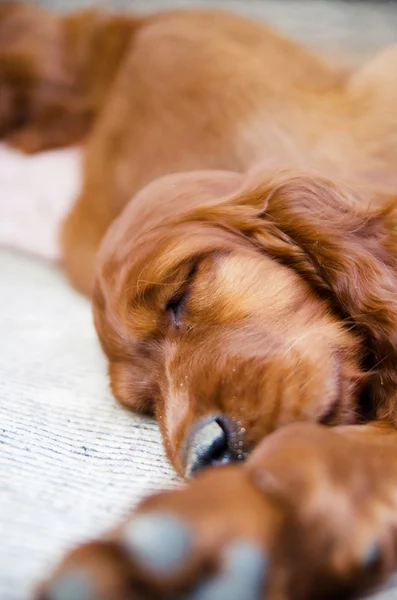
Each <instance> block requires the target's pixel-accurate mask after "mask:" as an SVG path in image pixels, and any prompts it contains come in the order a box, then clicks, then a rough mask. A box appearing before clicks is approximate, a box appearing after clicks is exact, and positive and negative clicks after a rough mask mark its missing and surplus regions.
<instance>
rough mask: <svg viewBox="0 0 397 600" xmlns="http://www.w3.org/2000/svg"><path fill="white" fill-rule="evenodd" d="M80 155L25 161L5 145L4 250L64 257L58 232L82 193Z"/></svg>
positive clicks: (60, 153) (0, 221) (1, 178)
mask: <svg viewBox="0 0 397 600" xmlns="http://www.w3.org/2000/svg"><path fill="white" fill-rule="evenodd" d="M81 154H82V152H81V150H79V149H77V148H70V149H64V150H55V151H51V152H43V153H41V154H37V155H35V156H30V157H28V156H25V155H24V154H21V153H20V152H18V151H17V150H15V149H12V148H10V147H8V146H6V145H5V144H1V145H0V246H3V247H10V248H13V249H17V250H20V251H23V252H27V253H29V254H33V255H36V256H39V257H41V258H44V259H46V260H51V261H58V260H59V259H60V256H61V251H60V243H59V239H58V238H59V229H60V225H61V222H62V220H63V219H64V217H65V214H66V213H67V212H68V211H69V210H70V207H71V206H72V204H73V202H74V199H75V197H76V195H77V194H78V192H79V190H80V187H81Z"/></svg>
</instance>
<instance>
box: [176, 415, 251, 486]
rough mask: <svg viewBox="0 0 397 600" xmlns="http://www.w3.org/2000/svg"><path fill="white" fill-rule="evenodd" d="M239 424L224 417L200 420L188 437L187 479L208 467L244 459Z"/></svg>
mask: <svg viewBox="0 0 397 600" xmlns="http://www.w3.org/2000/svg"><path fill="white" fill-rule="evenodd" d="M240 438H241V436H240V435H239V431H238V427H237V426H236V424H235V423H234V422H233V421H231V420H230V419H228V418H227V417H224V416H223V415H213V416H211V417H207V418H204V419H201V420H200V421H199V422H198V423H197V424H196V426H195V427H194V429H193V431H192V432H191V434H190V435H189V438H188V440H187V445H186V449H185V465H186V466H185V476H186V477H191V476H192V475H193V474H194V473H196V472H197V471H200V470H201V469H203V468H205V467H209V466H216V465H224V464H227V463H229V462H232V461H235V460H241V459H242V458H243V447H242V446H243V444H242V440H241V439H240Z"/></svg>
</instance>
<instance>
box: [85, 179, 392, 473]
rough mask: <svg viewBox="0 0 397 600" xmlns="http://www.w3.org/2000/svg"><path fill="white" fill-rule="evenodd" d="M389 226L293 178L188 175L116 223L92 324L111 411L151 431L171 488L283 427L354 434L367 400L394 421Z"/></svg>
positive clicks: (383, 217)
mask: <svg viewBox="0 0 397 600" xmlns="http://www.w3.org/2000/svg"><path fill="white" fill-rule="evenodd" d="M391 210H392V209H391V208H389V207H388V208H381V209H379V208H378V209H373V210H372V209H371V210H370V208H369V206H368V202H367V203H366V205H362V206H360V205H359V201H358V199H357V198H356V197H355V196H354V195H353V194H351V193H350V192H349V191H346V189H344V188H342V187H338V186H337V185H334V184H332V183H331V182H330V181H327V180H325V179H322V178H321V177H317V176H312V175H306V174H302V173H293V172H287V171H283V172H278V173H275V174H268V175H264V174H262V175H261V182H260V184H257V183H255V182H251V183H250V184H244V185H242V182H241V178H240V177H239V176H237V175H233V174H227V173H196V174H182V175H176V176H169V177H166V178H165V179H162V180H158V181H156V182H154V183H152V184H151V185H149V186H148V187H147V188H146V189H145V190H143V191H142V192H141V193H140V194H139V195H138V196H137V197H136V198H135V199H134V200H133V202H132V203H130V205H129V206H128V207H127V208H126V210H125V211H124V213H122V215H121V216H120V217H119V218H118V219H117V220H116V222H115V223H114V224H113V226H112V227H111V228H110V230H109V232H108V234H107V235H106V237H105V240H104V242H103V245H102V248H101V250H100V253H99V257H98V265H97V267H98V268H97V278H96V287H95V292H94V315H95V322H96V326H97V330H98V333H99V337H100V340H101V343H102V346H103V348H104V350H105V352H106V354H107V356H108V358H109V365H110V366H109V373H110V380H111V386H112V390H113V392H114V394H115V396H116V397H117V398H118V399H119V400H120V401H121V402H122V403H124V404H126V405H128V406H131V407H133V408H136V409H140V410H146V411H147V412H149V413H150V412H151V413H154V414H155V415H156V418H157V419H158V422H159V425H160V428H161V431H162V434H163V437H164V440H165V447H166V450H167V453H168V455H169V457H170V459H171V461H172V462H173V464H174V466H175V467H176V469H177V470H178V471H179V472H182V473H185V474H190V473H191V472H192V471H195V470H197V469H199V468H201V467H202V466H205V465H207V464H218V463H224V462H228V461H230V460H234V459H240V458H243V457H244V455H245V453H246V452H249V451H250V450H251V449H252V448H253V447H254V446H255V445H256V444H257V443H258V442H259V441H260V440H261V438H263V437H264V436H265V435H266V434H268V433H269V432H271V431H272V430H274V429H276V428H278V427H280V426H283V425H284V424H287V423H290V422H292V421H298V420H301V421H305V420H306V421H317V422H322V423H326V424H329V425H334V424H340V423H350V422H354V421H355V420H356V419H358V418H360V415H361V410H362V408H361V405H360V402H363V403H364V400H367V399H368V398H369V399H370V407H369V408H371V409H373V410H374V411H378V416H384V417H392V416H393V414H394V411H395V409H394V406H393V400H394V395H395V386H396V380H397V371H396V366H397V353H396V348H397V276H396V261H395V257H394V250H395V242H394V235H393V232H392V229H393V224H392V212H391ZM367 408H368V407H367Z"/></svg>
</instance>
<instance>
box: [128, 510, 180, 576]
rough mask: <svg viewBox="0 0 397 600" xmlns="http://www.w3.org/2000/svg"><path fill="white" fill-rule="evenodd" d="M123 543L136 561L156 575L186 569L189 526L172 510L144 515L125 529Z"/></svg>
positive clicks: (171, 573) (169, 573) (170, 573)
mask: <svg viewBox="0 0 397 600" xmlns="http://www.w3.org/2000/svg"><path fill="white" fill-rule="evenodd" d="M123 545H124V547H125V548H126V549H127V550H128V552H129V553H130V555H131V557H132V559H133V560H135V561H137V562H138V563H139V564H140V565H141V566H142V567H143V568H144V569H145V570H149V571H152V572H153V573H154V574H156V575H159V576H161V575H163V576H167V575H173V574H174V573H175V572H177V571H178V570H179V569H181V568H183V566H184V564H185V563H186V560H187V559H188V558H189V555H190V552H191V548H192V534H191V530H190V528H189V526H188V525H187V524H186V523H185V522H184V521H183V520H182V519H181V518H179V517H176V516H174V515H172V514H169V513H160V512H156V513H151V514H142V515H139V516H138V517H136V518H135V519H134V520H133V521H132V522H131V523H130V524H129V526H128V527H127V528H126V530H125V532H124V536H123Z"/></svg>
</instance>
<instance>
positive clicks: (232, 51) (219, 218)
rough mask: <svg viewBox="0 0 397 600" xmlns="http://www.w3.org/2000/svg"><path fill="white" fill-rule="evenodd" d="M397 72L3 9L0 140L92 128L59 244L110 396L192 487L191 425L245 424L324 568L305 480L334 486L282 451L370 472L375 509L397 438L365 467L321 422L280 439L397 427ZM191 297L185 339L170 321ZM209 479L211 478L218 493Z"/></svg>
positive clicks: (75, 135)
mask: <svg viewBox="0 0 397 600" xmlns="http://www.w3.org/2000/svg"><path fill="white" fill-rule="evenodd" d="M49 57H51V60H48V59H49ZM396 72H397V54H396V49H395V48H392V49H389V50H387V51H386V52H385V53H383V54H382V55H380V56H379V57H377V58H375V59H374V61H373V62H372V63H371V64H369V65H367V66H365V67H363V68H362V69H360V70H358V71H357V72H352V73H348V72H346V70H344V69H340V70H337V69H335V68H333V67H331V66H329V65H327V64H326V63H325V62H323V61H322V60H321V59H318V58H316V57H315V56H313V55H311V54H310V53H308V52H307V51H306V50H304V49H302V48H301V47H300V46H298V45H297V44H295V43H294V42H291V41H289V40H287V39H285V38H283V37H282V36H281V35H279V34H278V33H275V32H273V31H271V30H269V29H267V28H266V27H265V26H262V25H260V24H255V23H252V22H251V21H249V20H245V19H242V18H238V17H235V16H233V15H230V14H227V13H224V12H220V11H215V12H213V13H210V14H209V13H207V12H205V11H175V12H170V13H165V14H159V15H155V16H153V17H147V18H144V17H139V18H137V17H132V16H118V15H103V14H101V13H99V12H96V11H88V12H85V13H81V14H76V15H69V16H66V17H62V18H60V17H55V16H53V15H48V14H47V13H42V12H41V11H39V10H38V9H34V8H28V7H25V6H14V5H5V6H2V7H0V84H1V86H2V100H1V103H0V129H1V132H2V133H3V134H4V135H6V136H7V139H8V140H9V141H10V142H11V143H13V144H14V145H16V146H17V147H19V148H22V149H24V150H25V151H28V152H30V151H36V150H40V149H42V148H47V147H53V146H56V145H64V144H68V143H76V142H77V141H80V140H81V139H83V137H84V135H85V134H86V133H87V132H88V131H90V135H89V137H88V139H87V142H86V156H85V179H84V186H83V190H82V193H81V195H80V197H79V198H78V199H77V201H76V204H75V206H74V207H73V209H72V211H71V213H70V214H69V216H68V218H67V219H66V221H65V223H64V225H63V230H62V245H63V249H64V266H65V269H66V271H67V273H68V275H69V277H70V279H71V281H72V282H73V283H74V285H75V286H77V287H78V288H79V289H80V290H82V291H83V292H85V293H87V294H91V293H92V296H93V306H94V315H95V323H96V327H97V330H98V334H99V338H100V340H101V343H102V346H103V349H104V351H105V353H106V355H107V356H108V359H109V374H110V380H111V385H112V390H113V392H114V394H115V396H116V397H117V398H118V400H119V401H120V402H122V403H123V404H125V405H127V406H130V407H131V408H133V409H135V410H142V411H147V412H150V413H154V414H155V415H156V418H157V419H158V422H159V425H160V428H161V431H162V434H163V438H164V442H165V446H166V449H167V453H168V456H169V458H170V460H171V461H172V463H173V464H174V466H175V468H176V469H177V470H178V471H180V472H182V471H183V468H184V452H183V447H184V441H185V440H186V435H187V432H188V431H189V429H190V427H191V425H192V424H193V423H194V421H195V420H196V419H197V418H198V417H202V416H205V415H208V414H211V413H214V412H221V413H223V414H226V415H228V416H230V417H232V418H233V419H234V420H236V421H238V422H240V426H241V427H242V428H243V429H245V430H246V435H245V439H244V442H245V445H246V448H247V449H248V450H251V449H253V448H254V447H255V446H256V445H257V444H258V443H259V442H260V441H261V440H262V439H263V438H265V441H264V442H262V443H261V444H260V447H259V448H258V450H257V452H256V454H254V456H260V457H261V461H262V463H263V464H262V463H261V464H262V467H261V469H262V470H263V469H265V470H266V469H268V470H269V469H270V471H271V469H273V472H274V474H276V475H277V478H281V479H282V478H283V477H284V479H285V485H284V484H282V486H283V485H284V487H282V489H283V490H284V491H283V494H284V492H285V489H287V492H288V493H287V492H286V493H287V496H288V498H289V499H288V502H287V505H288V506H290V497H289V495H292V496H293V497H294V503H295V500H296V503H297V504H296V506H295V504H294V503H293V504H294V507H293V509H291V510H292V513H293V516H292V517H291V513H290V512H288V511H290V508H289V509H288V511H287V513H288V519H287V521H288V523H289V524H291V519H292V521H293V522H294V523H295V521H296V527H297V531H298V532H299V535H298V534H297V535H298V538H299V540H301V538H302V536H303V538H304V540H305V543H308V544H309V545H310V544H312V545H313V548H315V549H318V548H319V549H321V551H322V552H325V551H324V548H323V546H321V544H322V543H323V542H321V543H320V542H318V545H317V546H316V544H317V541H318V540H317V538H316V535H315V534H314V533H313V529H312V525H310V527H309V526H307V521H306V520H305V519H303V518H302V515H301V512H300V509H301V506H300V505H299V503H300V502H304V501H305V500H302V499H301V500H299V498H300V495H299V494H300V491H299V490H300V486H301V483H300V482H301V479H300V478H303V480H304V481H306V480H307V481H309V482H310V485H309V483H305V485H307V486H308V488H307V489H309V488H310V491H311V492H310V493H312V492H313V494H314V493H315V492H317V490H318V489H319V486H320V485H322V483H323V482H322V480H321V478H316V477H312V476H311V475H310V473H307V472H306V471H304V469H300V470H299V471H298V472H297V474H296V473H295V471H294V473H293V475H291V477H290V471H289V469H290V467H289V466H287V465H286V464H285V460H284V458H283V457H284V456H285V452H287V450H288V451H289V452H294V451H295V450H294V448H295V446H294V444H295V441H294V440H296V439H297V440H298V442H296V443H297V444H298V446H299V444H301V443H303V442H302V439H303V438H302V435H306V438H305V439H306V442H305V444H307V447H306V446H305V448H304V449H303V450H302V453H303V455H304V456H305V457H306V458H307V460H308V461H309V462H310V461H311V460H313V461H314V462H316V461H317V462H316V465H317V464H318V461H320V462H321V461H323V463H324V464H327V465H328V461H330V463H331V465H333V466H331V467H330V469H331V471H332V469H334V470H335V469H336V471H335V472H337V471H338V469H339V470H340V472H341V475H340V481H341V485H343V486H345V487H346V488H349V485H350V484H349V477H350V476H351V473H352V469H353V466H352V465H355V466H356V467H357V468H358V469H363V470H364V471H365V477H368V481H369V483H368V485H370V484H371V482H372V481H373V482H374V489H375V491H374V493H373V494H372V495H371V494H369V497H370V499H371V502H374V503H376V502H377V501H378V498H377V497H376V490H378V489H379V490H382V491H381V492H379V493H381V494H383V488H384V486H385V485H386V486H387V484H384V483H383V480H382V481H381V479H380V476H379V474H378V471H379V470H382V469H383V468H384V470H385V475H387V477H389V478H390V482H391V483H390V485H391V486H394V485H395V484H394V481H396V482H397V475H396V473H395V464H394V462H393V461H392V462H390V463H389V462H388V461H387V460H385V466H384V467H383V466H382V464H379V462H376V466H370V467H368V468H367V467H366V461H367V457H371V456H372V452H373V449H375V451H376V449H377V448H379V447H381V446H382V438H383V437H384V439H385V444H386V446H387V445H388V444H389V440H390V436H391V434H390V431H394V430H392V429H383V428H382V427H379V426H378V425H374V426H362V427H361V428H358V429H359V430H360V434H359V442H358V445H357V453H358V455H359V456H360V457H361V458H360V459H359V460H358V459H357V461H352V462H351V463H350V462H349V460H350V456H351V454H352V453H353V454H354V452H355V449H354V444H355V440H356V438H357V436H356V433H355V432H356V431H357V430H356V429H355V428H354V427H353V429H351V430H350V429H349V428H347V429H346V430H345V429H341V430H339V429H336V430H335V432H330V433H329V436H330V437H329V438H327V436H328V433H327V434H325V433H324V431H325V430H323V429H322V428H320V427H316V426H314V425H313V426H311V425H295V426H293V425H290V427H286V428H284V429H283V432H286V433H280V434H279V433H277V434H273V435H269V434H270V433H271V432H273V431H274V430H276V429H278V428H280V427H281V426H285V425H289V424H292V423H293V422H295V421H309V422H315V423H318V422H321V423H325V424H327V425H333V426H335V425H340V426H342V425H349V424H351V423H362V422H364V421H366V420H368V419H369V418H375V419H378V420H382V421H388V422H389V423H390V424H391V425H392V426H393V427H394V426H395V424H396V417H397V409H396V406H397V404H396V391H395V390H396V386H397V258H396V256H397V254H396V249H397V248H396V236H395V202H396V189H397V186H396V183H397V178H396V174H395V173H396V167H397V116H396V112H395V106H396V105H397V79H396ZM3 90H4V91H3ZM182 172H184V173H182ZM178 173H179V174H178ZM163 176H164V177H163ZM148 184H149V185H148ZM131 198H132V200H131V201H130V199H131ZM129 201H130V202H129ZM109 226H110V227H109ZM105 232H106V235H105V236H104V234H105ZM103 238H104V239H103ZM99 245H100V249H99V253H98V247H99ZM95 261H96V267H94V263H95ZM185 292H188V299H187V303H186V306H185V308H184V310H183V311H182V315H181V318H180V319H179V320H178V321H177V322H176V321H175V319H173V318H172V315H170V311H169V310H167V304H168V303H169V301H170V298H172V297H173V296H174V295H175V294H182V293H185ZM300 428H301V429H300ZM305 428H306V429H305ZM340 431H341V434H340V433H339V432H340ZM346 431H347V433H346ZM350 431H353V434H352V435H350ZM374 431H375V434H376V435H375V434H374V433H373V432H374ZM288 432H290V436H288V435H287V433H288ZM301 432H303V433H301ZM319 432H322V433H319ZM367 432H368V449H366V446H365V444H363V443H362V440H365V439H366V435H367ZM333 436H337V437H333ZM345 438H346V441H343V442H342V441H341V440H345ZM322 439H324V444H323V442H322V441H321V440H322ZM272 440H275V442H274V443H273V442H272ZM299 440H300V441H299ZM327 440H329V441H327ZM393 443H396V442H395V441H394V442H393ZM272 444H273V445H272ZM322 444H323V445H322ZM344 444H345V446H344ZM339 445H340V446H341V447H342V448H344V451H343V452H342V451H341V452H339V453H338V452H335V448H338V447H339ZM386 446H385V447H386ZM268 447H270V448H275V449H276V450H274V452H275V456H276V459H274V460H275V462H274V464H273V463H272V465H273V467H272V468H270V467H269V465H267V462H266V461H267V458H266V457H267V456H268V450H267V448H268ZM300 447H301V446H299V448H300ZM387 447H388V446H387ZM284 448H285V449H286V450H284ZM272 452H273V450H271V451H270V454H271V455H272V456H273V454H272ZM312 452H314V455H313V457H312V454H311V453H312ZM336 455H337V457H336ZM318 457H320V458H318ZM335 457H336V458H335ZM348 459H349V460H348ZM255 460H256V459H255V458H253V459H250V460H249V461H248V463H247V465H248V466H247V467H245V470H248V471H250V469H252V468H254V467H250V465H255ZM332 461H334V462H332ZM345 462H346V463H347V464H346V465H345V464H344V463H345ZM369 462H371V461H369ZM265 464H266V465H267V466H266V467H265V466H263V465H265ZM371 464H372V463H371ZM316 468H317V467H316ZM327 468H328V467H327ZM354 468H355V467H354ZM365 469H366V470H365ZM245 470H244V474H243V469H241V468H240V469H238V468H236V467H234V468H230V470H225V471H224V472H223V474H222V478H224V480H225V481H226V480H227V479H228V476H229V474H230V477H232V478H234V477H237V478H239V477H241V478H242V479H244V478H245V477H246V475H245V472H246V471H245ZM331 471H330V472H331ZM332 472H333V471H332ZM338 472H339V471H338ZM216 477H217V474H216V473H215V474H208V475H206V478H207V479H208V481H210V482H211V485H212V486H213V485H214V484H213V481H214V480H215V482H216V481H217V479H216ZM338 477H339V476H338ZM305 478H306V479H305ZM207 479H205V481H204V479H203V480H202V481H203V483H197V484H194V485H195V486H196V485H197V486H199V487H200V485H202V486H203V489H204V488H205V486H206V485H207V483H206V481H207ZM291 481H292V483H291ZM241 485H242V489H245V490H246V491H245V493H246V495H247V496H245V498H247V497H250V498H251V496H250V494H251V495H252V494H253V496H252V498H251V500H249V501H247V502H248V505H249V506H251V508H252V514H253V515H256V517H255V518H259V517H258V514H259V513H258V511H259V512H261V511H262V512H261V514H264V513H265V512H266V511H267V512H266V515H267V516H266V518H265V521H266V523H268V522H269V519H270V521H271V522H272V523H279V522H282V523H284V516H285V515H284V516H279V517H275V516H274V507H273V508H272V507H271V506H270V505H269V506H267V505H268V504H269V501H268V499H267V497H266V498H265V499H264V496H263V493H262V492H261V494H260V500H258V502H259V504H258V506H259V505H261V502H264V503H265V504H266V506H267V508H266V509H264V508H263V506H262V505H261V506H262V508H260V510H259V509H258V510H257V509H256V508H254V505H255V503H256V501H257V500H255V499H254V496H255V497H256V495H257V494H258V492H257V491H255V492H253V491H252V489H251V488H250V485H251V484H249V485H248V484H247V486H246V488H244V485H245V484H243V483H242V484H241ZM332 485H333V484H332ZM289 486H290V487H289ZM226 488H227V485H226V484H225V485H224V486H222V485H219V486H217V485H216V484H215V487H214V490H215V491H214V493H215V494H216V493H218V492H217V491H216V490H218V491H219V494H220V497H221V496H222V494H223V490H224V489H226ZM255 489H256V488H255ZM305 489H306V488H305ZM393 489H394V488H393ZM192 490H196V487H192ZM192 494H193V492H192V493H191V492H190V491H187V492H186V495H182V496H178V498H181V504H182V506H183V507H185V508H180V510H188V511H189V510H190V511H193V513H194V512H195V511H196V508H193V507H194V506H195V505H194V499H193V496H192ZM294 494H295V495H294ZM167 497H168V496H167ZM222 497H223V496H222ZM157 501H158V502H163V497H160V499H159V500H153V502H157ZM164 502H168V500H164ZM313 502H314V501H313ZM220 503H221V505H222V506H223V504H222V502H221V501H220ZM250 503H251V504H250ZM270 504H271V502H270ZM314 504H315V503H314ZM298 505H299V506H298ZM210 508H211V506H210ZM210 508H208V511H209V512H210ZM295 509H296V510H297V511H298V512H297V514H298V516H297V515H296V514H295V512H294V511H295ZM203 510H204V509H203ZM230 510H231V511H232V512H234V513H235V514H238V513H240V512H241V511H242V508H241V507H240V506H237V505H234V504H233V505H232V506H231V509H230ZM316 510H317V509H316ZM196 512H197V514H198V513H200V510H199V508H197V511H196ZM276 512H277V511H276ZM309 512H310V511H309ZM315 512H316V511H315V509H314V508H313V514H314V513H315ZM200 514H201V513H200ZM204 514H205V518H204V521H206V520H211V519H215V521H217V520H218V521H219V523H220V526H221V521H222V519H221V518H220V517H218V516H216V515H217V513H214V514H213V515H212V516H211V518H210V514H209V513H207V512H205V511H204ZM214 515H215V516H214ZM269 515H271V516H269ZM250 518H251V517H250ZM252 518H253V517H252ZM261 518H262V517H261ZM285 518H287V517H285ZM316 518H317V517H316ZM309 520H310V519H309ZM243 521H244V520H243ZM243 521H242V522H239V525H238V526H237V527H240V528H241V530H242V531H245V532H246V533H247V532H248V533H247V535H251V533H252V532H251V529H252V523H251V524H250V525H247V523H245V522H243ZM223 522H224V521H222V523H223ZM294 526H295V525H294ZM344 526H345V524H343V525H342V526H341V527H340V530H339V529H338V527H339V526H335V531H336V533H335V532H333V533H335V535H337V534H339V532H340V531H342V530H343V527H344ZM247 527H248V529H247ZM276 530H277V531H276V533H274V534H272V535H274V536H278V535H280V536H281V538H280V539H281V540H282V542H280V544H281V546H282V549H280V548H281V547H280V548H279V547H278V546H277V544H276V546H277V549H276V555H277V556H279V555H282V556H283V557H284V558H285V556H286V554H288V552H287V550H286V547H285V543H286V542H285V539H286V538H285V531H284V529H283V531H284V533H283V534H282V535H281V534H280V532H279V530H278V525H277V527H276ZM328 534H329V532H328V533H324V535H328ZM265 537H266V536H265ZM320 537H321V536H320ZM342 537H343V536H342ZM298 538H297V539H298ZM338 541H339V538H338ZM272 543H273V542H272ZM277 543H278V542H277ZM342 545H343V544H342ZM313 548H312V550H313ZM98 552H99V550H98ZM280 553H281V554H280ZM116 554H117V552H116ZM303 554H304V553H303ZM90 556H91V554H90ZM112 556H113V555H112ZM113 558H114V556H113ZM113 558H112V560H113ZM284 558H283V560H284ZM295 558H296V557H295ZM285 561H286V563H288V565H287V566H288V568H290V565H291V557H290V556H289V555H288V559H287V558H285ZM116 562H117V561H116ZM342 562H343V561H342ZM292 563H293V561H292ZM118 564H119V567H120V569H121V566H120V563H118ZM388 564H389V563H388ZM389 566H390V565H389ZM327 568H328V567H327ZM329 568H330V569H331V571H330V572H331V575H329V573H328V571H327V573H328V574H327V577H328V578H329V577H331V579H332V577H335V572H334V571H335V569H334V565H333V566H332V568H331V567H329ZM388 568H389V567H388ZM292 570H293V569H292ZM314 570H315V569H314V567H313V572H314ZM386 570H387V569H386ZM112 572H113V571H112ZM321 573H322V574H321V577H322V576H324V572H321ZM315 576H316V577H317V576H318V574H315ZM294 577H295V579H296V574H295V575H294ZM294 577H292V579H291V581H292V583H291V581H289V583H288V585H290V584H291V585H292V587H291V589H295V587H294V586H295V579H294ZM321 577H320V578H321ZM336 579H337V577H336ZM317 583H318V582H317V580H316V581H315V582H314V583H313V582H312V581H309V583H308V584H307V586H308V587H307V589H305V590H303V591H301V592H299V593H297V594H296V596H297V597H305V594H306V593H307V590H308V589H310V590H311V586H312V585H313V586H314V587H315V585H317ZM272 585H273V584H272ZM274 585H275V586H276V588H277V586H278V585H279V583H277V584H274ZM277 589H278V588H277ZM284 591H285V590H284ZM114 594H115V595H114V597H116V592H114ZM292 595H293V594H292ZM275 597H279V596H277V594H276V595H275Z"/></svg>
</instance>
